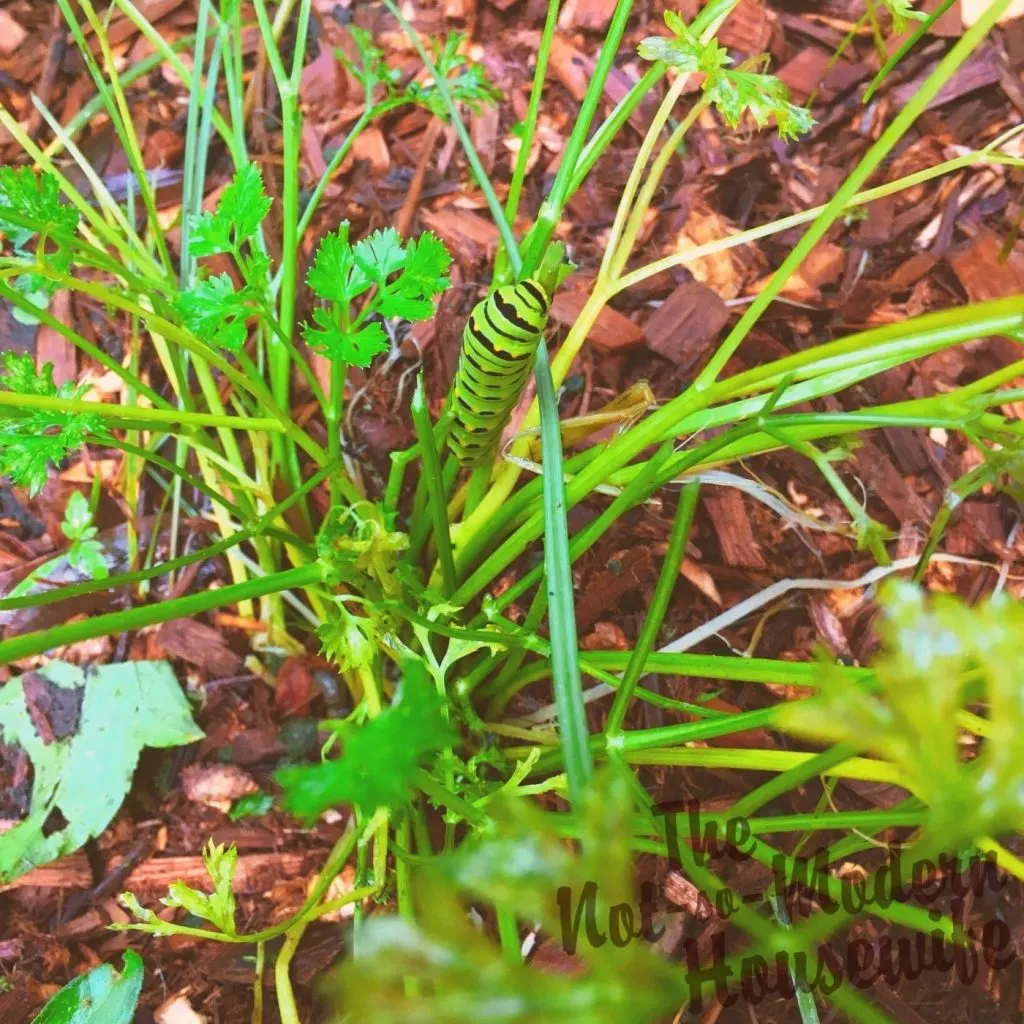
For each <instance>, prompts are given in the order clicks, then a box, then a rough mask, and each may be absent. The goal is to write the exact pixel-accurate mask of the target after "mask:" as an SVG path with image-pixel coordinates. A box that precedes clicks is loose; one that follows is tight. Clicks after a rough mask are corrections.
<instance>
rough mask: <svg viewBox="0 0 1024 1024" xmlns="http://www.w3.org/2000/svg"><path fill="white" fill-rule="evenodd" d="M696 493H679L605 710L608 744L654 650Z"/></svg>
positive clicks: (694, 489)
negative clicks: (632, 642) (639, 622)
mask: <svg viewBox="0 0 1024 1024" xmlns="http://www.w3.org/2000/svg"><path fill="white" fill-rule="evenodd" d="M699 495H700V484H689V485H688V486H686V487H684V488H683V493H682V495H681V496H680V499H679V507H678V508H677V509H676V518H675V522H674V523H673V525H672V533H671V535H670V536H669V541H668V550H667V551H666V552H665V560H664V562H663V563H662V566H661V573H660V574H659V576H658V583H657V586H656V587H655V588H654V597H653V598H651V606H650V608H648V609H647V615H646V616H645V618H644V624H643V626H642V628H641V630H640V636H639V637H638V638H637V642H636V647H635V648H633V656H632V657H631V658H630V659H629V664H628V665H627V666H626V671H625V672H624V673H623V674H622V682H621V683H620V685H619V689H618V691H617V692H616V694H615V700H614V701H613V703H612V707H611V710H610V711H609V712H608V721H607V723H606V725H605V737H606V738H607V741H608V745H609V747H611V746H614V745H615V744H616V743H617V742H618V740H619V738H620V736H621V732H622V723H623V722H624V721H625V718H626V712H627V711H628V710H629V702H630V700H631V699H632V697H633V691H634V690H635V689H636V685H637V683H638V682H639V681H640V675H641V672H642V671H643V666H644V664H645V663H646V661H647V656H648V655H649V654H650V653H651V651H652V650H653V649H654V644H655V642H656V641H657V638H658V630H659V629H660V628H661V624H662V622H663V621H664V619H665V613H666V612H667V611H668V605H669V601H670V600H671V599H672V592H673V590H674V589H675V585H676V582H677V581H678V579H679V568H680V566H681V565H682V564H683V556H684V555H685V553H686V541H687V539H688V538H689V536H690V526H691V525H692V523H693V514H694V512H695V510H696V508H697V498H698V497H699Z"/></svg>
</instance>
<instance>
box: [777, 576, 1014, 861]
mask: <svg viewBox="0 0 1024 1024" xmlns="http://www.w3.org/2000/svg"><path fill="white" fill-rule="evenodd" d="M882 606H883V609H884V624H883V627H882V631H883V635H884V639H885V652H884V654H883V655H882V656H881V657H880V658H879V659H878V660H877V661H876V662H875V664H874V668H875V672H876V677H877V680H878V687H877V692H875V693H869V692H867V691H866V690H865V689H864V688H863V687H861V686H858V685H853V684H851V683H850V682H849V677H848V676H847V675H844V674H843V673H841V672H838V671H836V670H835V669H834V668H831V667H828V666H823V668H822V672H823V677H822V690H823V692H822V693H821V695H820V696H818V697H815V698H812V699H810V700H807V701H801V702H799V703H796V704H792V705H790V706H788V707H786V708H784V709H782V711H783V715H782V720H781V724H782V725H783V727H784V728H786V729H788V730H790V731H792V732H795V733H798V734H801V735H804V736H807V737H809V738H812V739H815V740H824V741H826V742H830V743H837V742H844V743H849V744H852V745H854V746H856V747H858V748H859V749H861V750H863V751H867V752H870V753H873V754H876V755H878V756H880V757H884V758H886V759H887V760H889V761H891V762H892V763H893V764H895V765H897V766H898V767H899V768H900V770H901V772H902V774H903V776H904V778H905V779H906V784H907V786H908V787H909V788H910V789H911V790H912V791H913V792H914V794H915V795H916V796H918V797H919V798H920V799H921V800H923V801H924V802H925V803H926V804H927V805H928V808H929V819H928V823H927V826H926V828H925V833H924V835H923V836H922V838H921V842H922V843H925V844H927V845H933V846H937V847H939V848H941V849H946V850H954V849H961V848H963V847H965V846H967V845H968V844H971V843H973V842H974V841H975V840H977V839H979V838H981V837H984V836H989V835H999V834H1000V833H1005V832H1010V831H1020V830H1021V829H1024V732H1022V731H1021V723H1022V722H1024V644H1022V642H1021V638H1022V637H1024V607H1022V606H1021V605H1020V604H1019V603H1017V602H1015V601H1013V600H1011V599H1009V598H1008V597H1006V596H1004V595H1000V596H998V597H995V598H992V599H991V600H989V601H987V602H986V603H984V604H982V605H980V606H978V607H976V608H969V607H968V606H966V605H965V604H963V603H962V602H961V601H959V600H957V599H955V598H953V597H949V596H946V595H939V596H936V597H933V598H931V599H929V598H927V597H926V595H925V594H924V593H923V592H922V591H921V590H920V589H919V588H917V587H916V586H913V585H912V584H910V583H906V582H902V581H900V582H894V583H891V584H890V585H889V587H888V588H887V589H886V590H885V591H884V592H883V595H882ZM967 704H972V705H975V704H983V705H985V706H986V707H987V709H988V721H987V723H986V730H985V738H984V741H983V742H982V743H981V749H980V750H979V751H977V752H976V754H974V749H975V748H973V747H970V746H968V747H965V746H964V745H963V744H962V743H961V740H962V738H963V737H962V731H961V729H960V727H959V726H958V724H957V712H959V711H961V710H962V709H963V708H964V707H965V705H967ZM965 751H966V753H965ZM972 754H974V756H971V755H972Z"/></svg>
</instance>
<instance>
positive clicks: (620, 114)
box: [569, 61, 666, 195]
mask: <svg viewBox="0 0 1024 1024" xmlns="http://www.w3.org/2000/svg"><path fill="white" fill-rule="evenodd" d="M665 70H666V66H665V64H664V63H662V62H661V61H656V62H655V63H654V64H651V65H650V67H648V68H647V70H646V71H645V72H644V73H643V76H642V77H641V78H640V79H639V80H638V81H637V82H636V83H635V84H634V85H633V86H632V88H630V90H629V92H628V93H626V95H625V96H623V97H622V99H621V100H619V102H618V103H617V104H616V105H615V109H614V110H612V112H611V113H610V114H609V115H608V117H607V118H605V120H604V121H603V122H602V124H601V125H600V126H599V127H598V129H597V131H596V132H594V134H593V136H592V137H591V138H590V140H589V141H588V142H587V144H586V145H585V146H584V147H583V151H582V152H581V153H580V158H579V160H578V161H577V164H576V171H575V173H574V174H573V177H572V181H571V183H570V185H569V194H570V195H575V193H576V192H577V191H579V188H580V186H581V185H582V184H583V182H584V181H585V180H586V177H587V175H588V174H589V173H590V172H591V171H592V170H593V169H594V164H596V163H597V161H598V159H599V158H600V156H601V154H602V153H603V152H604V151H605V150H606V149H607V148H608V146H609V145H610V143H611V142H612V140H613V139H615V138H616V137H617V136H618V134H619V129H621V128H622V126H623V125H624V124H625V123H626V121H628V120H629V118H630V117H631V116H632V114H633V112H634V111H635V110H636V109H637V107H639V106H640V104H641V103H642V102H643V100H644V97H645V96H646V95H647V94H648V93H649V92H650V91H651V90H652V89H653V88H654V87H655V86H656V85H657V84H658V82H660V81H661V79H662V78H664V77H665Z"/></svg>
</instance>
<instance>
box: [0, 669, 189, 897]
mask: <svg viewBox="0 0 1024 1024" xmlns="http://www.w3.org/2000/svg"><path fill="white" fill-rule="evenodd" d="M33 675H34V676H35V677H37V678H35V679H32V680H31V684H32V690H31V691H30V692H38V691H39V690H40V689H44V690H48V693H49V696H50V697H51V698H52V700H51V703H54V702H56V703H57V704H59V705H61V706H62V707H63V708H64V709H65V711H66V714H65V717H66V718H69V719H70V720H71V723H72V726H73V728H72V729H71V730H70V732H69V734H68V735H61V736H58V735H57V733H56V732H54V733H53V735H52V736H43V735H40V732H39V728H37V725H36V723H35V722H34V721H33V717H32V713H31V712H30V709H29V706H28V703H27V699H26V692H25V685H26V675H22V676H19V677H18V678H16V679H13V680H11V682H9V683H7V685H6V686H4V687H3V688H2V689H0V738H2V739H3V741H4V742H5V743H8V744H18V745H19V746H21V747H22V749H24V751H25V752H26V753H27V754H28V756H29V758H30V759H31V761H32V770H33V780H32V806H31V811H30V814H29V817H28V818H27V819H26V820H24V821H22V822H20V823H19V824H18V825H16V826H15V827H14V828H13V829H10V830H9V831H7V832H5V833H3V834H2V835H0V882H2V883H7V882H9V881H11V879H13V878H17V877H18V876H19V875H22V874H24V873H25V872H26V871H30V870H31V869H32V868H34V867H37V866H38V865H40V864H47V863H49V862H50V861H52V860H56V859H57V858H58V857H63V856H64V855H65V854H68V853H72V852H74V851H75V850H77V849H78V848H79V847H80V846H81V845H82V844H83V843H84V842H85V841H86V840H87V839H91V838H92V837H94V836H97V835H99V834H100V833H101V832H102V831H103V830H104V829H105V828H106V827H107V826H108V825H109V824H110V822H111V820H112V819H113V817H114V815H115V814H116V813H117V811H118V809H119V808H120V806H121V803H122V801H123V800H124V798H125V796H126V795H127V793H128V790H129V787H130V786H131V781H132V774H133V773H134V771H135V766H136V764H137V763H138V759H139V753H140V752H141V751H142V749H143V748H144V747H174V746H180V745H182V744H185V743H192V742H194V741H195V740H198V739H200V738H201V737H202V735H203V734H202V732H201V731H200V730H199V729H198V728H197V726H196V724H195V722H194V721H193V720H192V715H191V712H190V711H189V707H188V703H187V702H186V700H185V697H184V694H183V693H182V691H181V687H180V685H179V684H178V681H177V679H176V678H175V675H174V673H173V672H172V671H171V668H170V666H169V665H168V664H167V663H166V662H162V661H129V662H125V663H123V664H119V665H101V666H96V667H88V668H81V667H79V666H77V665H70V664H68V663H66V662H61V661H51V662H50V663H49V664H47V665H46V666H45V667H44V668H41V669H38V670H36V671H35V672H34V673H33ZM78 700H80V701H81V705H80V709H79V710H78V714H77V721H75V716H74V711H73V709H74V707H75V703H76V702H77V701H78ZM68 708H70V709H71V711H70V712H68V711H67V709H68ZM48 740H49V741H50V742H47V741H48ZM53 811H59V812H60V814H61V815H63V818H64V821H65V823H66V824H64V826H63V827H61V828H58V829H56V830H53V831H49V834H44V825H46V824H47V819H48V818H49V817H50V815H51V813H52V812H53Z"/></svg>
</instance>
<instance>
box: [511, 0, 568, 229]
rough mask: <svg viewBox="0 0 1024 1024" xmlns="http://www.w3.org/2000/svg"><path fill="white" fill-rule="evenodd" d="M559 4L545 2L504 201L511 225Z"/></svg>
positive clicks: (538, 104)
mask: <svg viewBox="0 0 1024 1024" xmlns="http://www.w3.org/2000/svg"><path fill="white" fill-rule="evenodd" d="M558 7H559V0H548V13H547V16H546V17H545V19H544V28H543V29H542V30H541V34H540V46H539V47H538V49H537V58H536V62H535V65H534V70H533V85H532V86H531V87H530V99H529V102H528V103H527V106H526V119H525V120H524V122H523V133H522V135H521V136H520V140H519V152H518V153H516V162H515V167H513V169H512V180H511V182H510V183H509V187H508V196H507V198H506V199H505V217H506V218H507V220H508V222H509V224H512V225H514V224H515V222H516V216H517V215H518V213H519V199H520V196H521V195H522V191H523V182H524V180H525V179H526V168H527V165H528V164H529V162H530V150H531V149H532V148H533V138H534V135H536V133H537V118H538V116H539V115H540V103H541V98H542V97H543V93H544V80H545V79H546V78H547V73H548V61H549V59H550V57H551V45H552V43H553V42H554V38H555V27H556V26H557V25H558Z"/></svg>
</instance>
